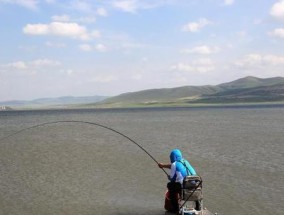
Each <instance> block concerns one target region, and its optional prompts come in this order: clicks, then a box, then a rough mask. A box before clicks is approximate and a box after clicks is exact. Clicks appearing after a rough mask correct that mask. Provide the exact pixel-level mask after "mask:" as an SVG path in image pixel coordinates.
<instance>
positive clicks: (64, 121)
mask: <svg viewBox="0 0 284 215" xmlns="http://www.w3.org/2000/svg"><path fill="white" fill-rule="evenodd" d="M60 123H83V124H89V125H92V126H98V127H101V128H104V129H107V130H110V131H113V132H115V133H117V134H119V135H121V136H123V137H124V138H126V139H128V140H129V141H130V142H131V143H133V144H135V145H136V146H138V147H139V148H140V149H141V150H143V151H144V152H145V153H146V154H147V155H148V156H149V157H150V158H151V159H152V160H153V161H154V162H155V163H156V164H159V163H158V161H157V160H156V159H155V158H154V157H153V156H152V155H151V154H150V153H149V152H148V151H147V150H146V149H144V148H143V147H142V146H141V145H140V144H138V143H137V142H136V141H134V140H133V139H131V138H130V137H128V136H126V135H125V134H123V133H121V132H119V131H117V130H115V129H113V128H110V127H108V126H105V125H102V124H99V123H95V122H88V121H80V120H60V121H53V122H45V123H41V124H37V125H34V126H31V127H28V128H23V129H21V130H19V131H16V132H14V133H12V134H10V135H7V136H5V137H3V138H1V139H0V142H2V141H3V140H6V139H8V138H10V137H12V136H15V135H17V134H19V133H22V132H24V131H26V130H30V129H34V128H37V127H42V126H45V125H51V124H60ZM161 169H162V170H163V172H164V173H165V174H166V175H167V177H168V176H169V175H168V173H167V172H166V171H165V170H164V169H163V168H161Z"/></svg>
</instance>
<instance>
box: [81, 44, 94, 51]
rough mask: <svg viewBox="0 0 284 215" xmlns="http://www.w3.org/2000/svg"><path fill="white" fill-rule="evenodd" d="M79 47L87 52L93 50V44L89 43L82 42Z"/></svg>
mask: <svg viewBox="0 0 284 215" xmlns="http://www.w3.org/2000/svg"><path fill="white" fill-rule="evenodd" d="M79 48H80V49H81V50H82V51H85V52H89V51H92V50H93V49H92V46H91V45H89V44H81V45H80V46H79Z"/></svg>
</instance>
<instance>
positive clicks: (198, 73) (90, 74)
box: [0, 0, 284, 101]
mask: <svg viewBox="0 0 284 215" xmlns="http://www.w3.org/2000/svg"><path fill="white" fill-rule="evenodd" d="M245 76H255V77H259V78H268V77H275V76H282V77H283V76H284V0H80V1H79V0H70V1H67V0H0V101H10V100H31V99H36V98H46V97H60V96H93V95H103V96H115V95H119V94H121V93H125V92H134V91H139V90H145V89H152V88H172V87H180V86H186V85H194V86H200V85H216V84H220V83H224V82H230V81H233V80H236V79H238V78H242V77H245Z"/></svg>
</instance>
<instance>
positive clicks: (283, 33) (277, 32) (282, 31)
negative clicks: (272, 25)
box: [269, 28, 284, 39]
mask: <svg viewBox="0 0 284 215" xmlns="http://www.w3.org/2000/svg"><path fill="white" fill-rule="evenodd" d="M269 35H270V36H273V37H280V38H283V39H284V28H276V29H274V31H273V32H270V33H269Z"/></svg>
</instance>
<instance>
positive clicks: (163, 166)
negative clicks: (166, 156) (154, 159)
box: [158, 163, 172, 169]
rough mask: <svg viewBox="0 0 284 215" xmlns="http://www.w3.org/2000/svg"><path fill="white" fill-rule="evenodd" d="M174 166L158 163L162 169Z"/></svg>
mask: <svg viewBox="0 0 284 215" xmlns="http://www.w3.org/2000/svg"><path fill="white" fill-rule="evenodd" d="M171 165H172V164H163V163H158V166H159V167H160V168H167V169H170V168H171Z"/></svg>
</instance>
